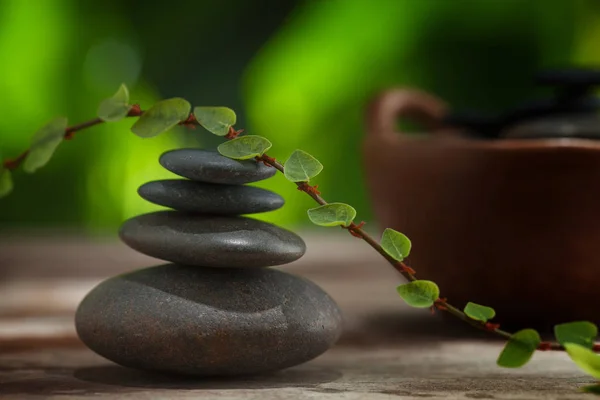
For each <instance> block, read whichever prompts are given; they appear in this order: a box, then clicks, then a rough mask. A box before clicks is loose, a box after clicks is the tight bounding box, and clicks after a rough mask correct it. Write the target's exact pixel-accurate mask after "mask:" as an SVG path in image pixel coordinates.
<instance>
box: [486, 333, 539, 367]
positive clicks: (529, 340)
mask: <svg viewBox="0 0 600 400" xmlns="http://www.w3.org/2000/svg"><path fill="white" fill-rule="evenodd" d="M541 342H542V339H541V338H540V334H539V333H537V331H535V330H533V329H523V330H522V331H519V332H517V333H515V334H513V335H512V337H511V338H510V340H509V341H508V342H507V343H506V346H504V350H502V353H500V356H499V357H498V361H497V364H498V365H499V366H501V367H505V368H519V367H522V366H523V365H525V364H527V362H528V361H529V360H530V359H531V356H532V355H533V353H534V352H535V350H536V349H537V348H538V346H539V345H540V343H541Z"/></svg>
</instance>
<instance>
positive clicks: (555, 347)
mask: <svg viewBox="0 0 600 400" xmlns="http://www.w3.org/2000/svg"><path fill="white" fill-rule="evenodd" d="M142 114H144V111H143V110H142V109H141V108H140V106H139V105H138V104H135V105H133V106H132V107H131V109H130V110H129V112H128V114H127V117H140V116H141V115H142ZM102 123H104V121H103V120H102V119H100V118H94V119H92V120H89V121H86V122H83V123H80V124H77V125H73V126H70V127H68V128H67V129H65V134H64V138H65V140H70V139H72V138H73V136H74V134H75V133H76V132H79V131H82V130H84V129H87V128H90V127H92V126H95V125H99V124H102ZM179 125H183V126H186V127H190V128H194V127H195V126H199V125H200V124H199V122H198V120H197V119H196V117H195V116H194V114H193V113H190V115H189V117H188V118H187V119H186V120H184V121H181V122H180V123H179ZM241 132H242V130H238V131H236V130H235V129H234V128H233V127H231V128H230V129H229V133H228V134H227V135H226V136H225V139H227V140H231V139H234V138H236V137H237V136H238V135H239V134H240V133H241ZM29 152H30V149H27V150H25V151H24V152H23V153H21V154H20V155H19V156H17V157H15V158H13V159H7V160H4V161H3V163H2V165H3V166H4V168H5V169H8V170H14V169H17V168H18V167H19V166H20V165H21V164H22V163H23V161H25V159H26V158H27V156H28V154H29ZM256 160H257V161H259V162H262V163H264V164H266V165H269V166H271V167H273V168H275V169H277V170H278V171H279V172H281V173H284V171H285V169H284V166H283V164H281V163H280V162H279V161H277V160H276V159H275V158H272V157H269V156H268V155H267V154H263V155H261V156H258V157H256ZM296 186H297V187H298V190H300V191H302V192H304V193H306V194H307V195H309V196H310V197H312V198H313V200H314V201H315V202H317V203H318V204H319V205H322V206H324V205H327V204H328V203H327V201H326V200H325V199H324V198H323V197H321V193H320V192H319V191H318V190H317V186H310V185H309V184H308V183H306V182H296ZM363 225H364V222H361V223H360V224H358V225H357V224H355V223H354V222H353V223H351V224H350V225H348V226H344V227H343V228H344V229H346V230H347V231H348V232H349V233H350V234H352V236H354V237H356V238H360V239H362V240H363V241H365V242H366V243H367V244H368V245H369V246H371V247H372V248H373V249H374V250H375V251H377V252H378V253H379V254H380V255H381V256H382V257H383V258H385V259H386V260H387V261H388V263H389V264H390V265H391V266H392V267H393V268H394V269H395V270H396V271H397V272H398V273H400V274H401V275H402V276H403V277H404V278H405V279H406V280H408V281H409V282H414V281H416V280H417V278H416V277H415V275H416V272H415V270H413V269H412V268H411V267H409V266H408V265H406V264H405V263H404V262H402V261H397V260H395V259H394V258H392V257H391V256H390V255H389V254H387V253H386V252H385V250H384V249H383V248H382V247H381V245H380V244H379V243H378V242H377V241H376V240H375V239H374V238H373V237H372V236H371V235H369V234H368V233H367V232H365V230H364V229H362V226H363ZM434 309H438V310H440V311H445V312H447V313H449V314H450V315H452V316H454V317H456V318H458V319H460V320H461V321H463V322H466V323H468V324H469V325H472V326H474V327H475V328H477V329H480V330H483V331H486V332H490V333H493V334H495V335H497V336H500V337H502V338H504V339H510V338H511V337H512V334H511V333H510V332H506V331H504V330H501V329H500V326H499V325H496V324H491V323H484V322H481V321H477V320H474V319H472V318H469V316H467V315H466V314H465V313H464V312H463V311H461V310H460V309H459V308H457V307H455V306H453V305H452V304H450V303H449V302H448V300H447V299H445V298H442V297H440V298H439V299H438V300H437V301H436V302H435V303H434V306H433V307H432V311H433V310H434ZM538 350H539V351H564V350H565V348H564V347H563V346H561V345H560V344H559V343H553V342H542V343H540V345H539V346H538ZM593 350H594V351H595V352H600V344H595V345H594V347H593Z"/></svg>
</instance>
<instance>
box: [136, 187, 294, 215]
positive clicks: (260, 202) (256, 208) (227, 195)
mask: <svg viewBox="0 0 600 400" xmlns="http://www.w3.org/2000/svg"><path fill="white" fill-rule="evenodd" d="M138 193H139V195H140V196H142V197H143V198H144V199H146V200H148V201H150V202H152V203H155V204H158V205H161V206H165V207H170V208H173V209H175V210H179V211H187V212H196V213H203V214H220V215H239V214H253V213H261V212H266V211H273V210H277V209H278V208H281V207H282V206H283V204H284V200H283V197H281V196H279V195H278V194H276V193H273V192H270V191H268V190H265V189H260V188H257V187H252V186H241V185H221V184H214V183H203V182H194V181H190V180H184V179H174V180H163V181H154V182H148V183H146V184H144V185H142V186H141V187H140V188H139V189H138Z"/></svg>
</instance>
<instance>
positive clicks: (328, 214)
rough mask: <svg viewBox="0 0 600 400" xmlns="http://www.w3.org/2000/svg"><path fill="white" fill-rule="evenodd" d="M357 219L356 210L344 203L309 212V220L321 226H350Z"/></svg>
mask: <svg viewBox="0 0 600 400" xmlns="http://www.w3.org/2000/svg"><path fill="white" fill-rule="evenodd" d="M355 217H356V210H355V209H354V208H353V207H352V206H349V205H348V204H344V203H329V204H326V205H324V206H320V207H316V208H311V209H310V210H308V219H310V221H311V222H312V223H313V224H315V225H319V226H327V227H329V226H348V225H350V224H351V223H352V221H353V220H354V218H355Z"/></svg>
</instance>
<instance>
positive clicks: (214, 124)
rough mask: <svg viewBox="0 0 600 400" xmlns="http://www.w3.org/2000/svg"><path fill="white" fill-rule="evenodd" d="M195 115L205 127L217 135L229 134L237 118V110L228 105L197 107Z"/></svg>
mask: <svg viewBox="0 0 600 400" xmlns="http://www.w3.org/2000/svg"><path fill="white" fill-rule="evenodd" d="M194 116H195V117H196V120H197V121H198V123H199V124H200V125H201V126H202V127H204V129H206V130H207V131H209V132H210V133H213V134H215V135H217V136H225V135H227V134H228V133H229V128H231V127H232V126H233V125H235V122H236V119H237V117H236V115H235V111H233V110H232V109H231V108H227V107H196V108H194Z"/></svg>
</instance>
